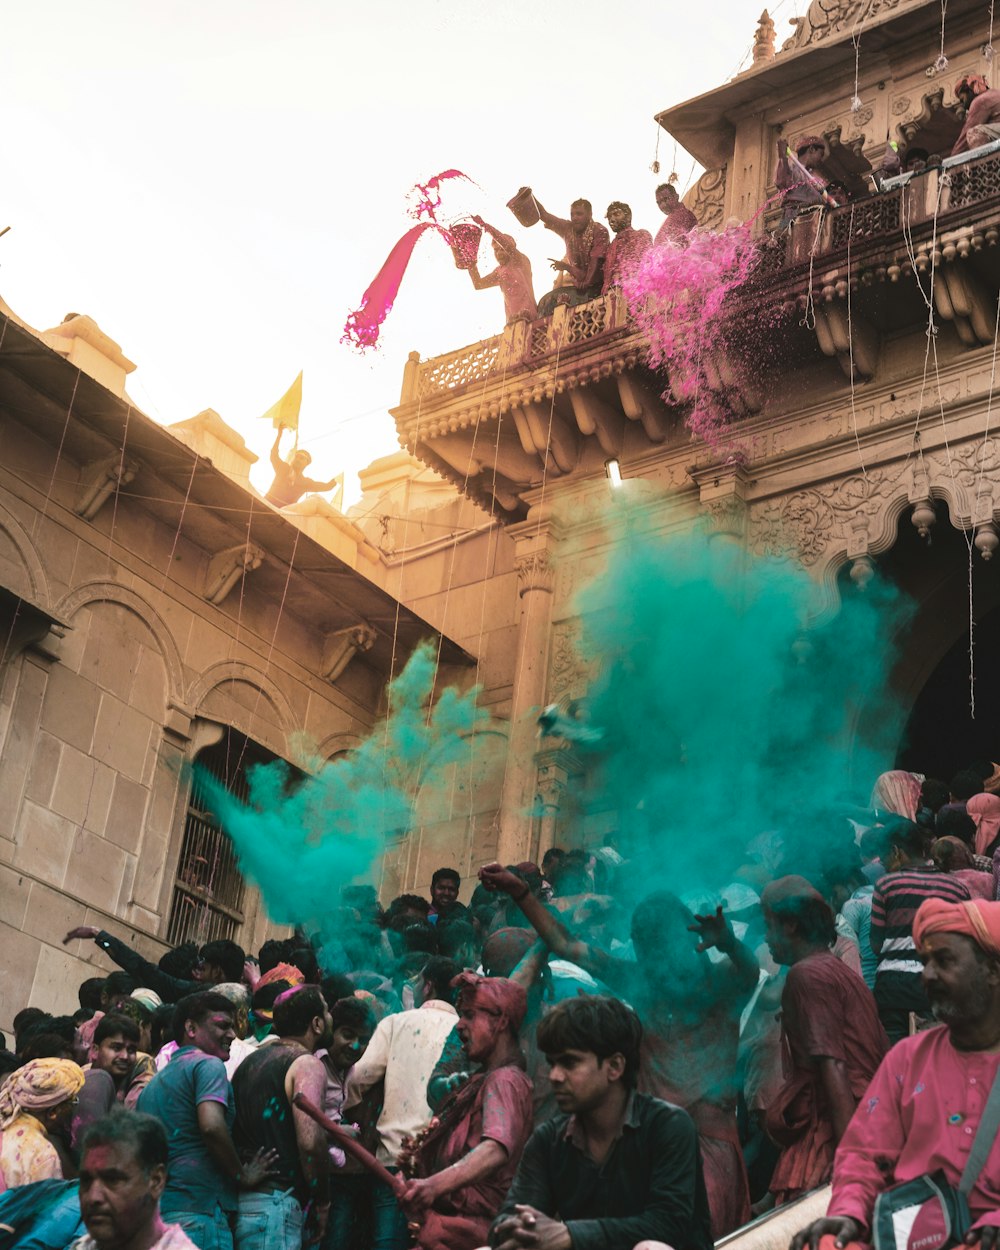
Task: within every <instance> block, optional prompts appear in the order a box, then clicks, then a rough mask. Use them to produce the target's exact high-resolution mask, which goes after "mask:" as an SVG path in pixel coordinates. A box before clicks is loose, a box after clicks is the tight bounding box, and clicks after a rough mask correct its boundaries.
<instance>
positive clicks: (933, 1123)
mask: <svg viewBox="0 0 1000 1250" xmlns="http://www.w3.org/2000/svg"><path fill="white" fill-rule="evenodd" d="M913 937H914V941H915V943H916V947H917V951H918V952H919V955H920V958H921V960H922V962H923V965H924V971H923V981H924V988H925V989H926V991H927V996H928V998H929V999H930V1002H931V1006H932V1007H933V1010H934V1015H935V1017H936V1018H937V1019H938V1020H939V1021H940V1022H941V1023H940V1025H939V1027H937V1028H931V1029H928V1030H926V1031H925V1032H923V1033H917V1034H915V1035H914V1036H912V1037H906V1038H904V1039H903V1040H902V1041H901V1042H899V1043H897V1044H896V1045H895V1046H894V1047H893V1048H892V1050H890V1052H889V1054H888V1055H887V1056H886V1057H885V1059H884V1060H883V1061H882V1063H881V1065H880V1066H879V1069H878V1071H877V1072H876V1073H875V1076H874V1077H873V1079H872V1083H871V1085H870V1086H869V1087H868V1089H867V1091H866V1092H865V1095H864V1096H863V1097H862V1099H861V1102H860V1103H859V1105H858V1109H857V1111H856V1112H855V1113H854V1116H853V1118H852V1120H851V1122H850V1124H849V1125H848V1127H847V1131H846V1133H845V1134H844V1136H843V1138H842V1139H841V1142H840V1146H839V1147H838V1149H837V1154H836V1158H835V1161H834V1167H833V1193H832V1196H831V1199H830V1206H829V1209H828V1211H827V1215H826V1216H825V1218H823V1219H820V1220H815V1221H814V1222H813V1223H812V1224H811V1225H809V1227H808V1228H804V1229H803V1230H802V1231H801V1232H799V1233H797V1234H796V1235H795V1237H794V1239H793V1241H792V1250H805V1247H806V1246H809V1247H810V1248H811V1250H817V1248H818V1246H819V1243H820V1238H822V1237H824V1236H827V1235H829V1236H832V1237H833V1238H834V1245H835V1247H837V1250H842V1248H843V1247H844V1246H847V1245H848V1243H849V1242H863V1241H869V1240H870V1239H871V1229H872V1216H873V1212H874V1208H875V1201H876V1199H877V1198H878V1196H879V1195H880V1194H881V1193H883V1192H884V1191H885V1190H887V1189H889V1188H890V1187H891V1186H892V1185H897V1184H900V1183H902V1182H903V1181H909V1180H914V1179H916V1178H917V1177H920V1176H924V1175H925V1174H927V1173H930V1172H935V1171H938V1170H940V1171H941V1172H943V1174H944V1179H945V1180H946V1181H947V1182H948V1183H949V1184H950V1185H951V1186H953V1187H956V1188H957V1186H958V1183H959V1180H960V1178H961V1176H962V1172H963V1169H964V1167H965V1164H966V1160H967V1159H968V1157H969V1153H970V1151H971V1149H972V1143H973V1142H974V1141H975V1138H976V1130H977V1128H978V1127H979V1122H980V1120H981V1118H982V1116H983V1110H984V1108H985V1106H986V1102H987V1099H988V1098H989V1096H990V1091H991V1089H992V1088H993V1082H994V1080H995V1079H996V1075H997V1070H998V1068H1000V903H991V902H985V901H984V900H982V899H971V900H966V901H964V902H959V903H949V902H947V901H945V900H944V899H940V898H929V899H927V900H926V901H925V902H924V903H922V904H921V906H920V908H919V910H918V911H917V915H916V918H915V919H914V922H913ZM968 1205H969V1212H970V1216H971V1222H972V1226H971V1229H970V1231H969V1232H968V1234H967V1235H966V1236H965V1242H966V1244H969V1245H972V1244H974V1243H977V1242H978V1243H979V1245H980V1247H981V1250H995V1248H996V1246H997V1243H998V1234H1000V1139H998V1140H994V1142H993V1144H992V1146H991V1149H990V1151H989V1154H988V1156H987V1158H986V1162H985V1164H984V1166H983V1167H982V1169H981V1170H980V1172H979V1174H978V1177H977V1178H976V1180H975V1182H974V1184H973V1185H972V1188H971V1190H970V1191H969V1194H968ZM827 1244H829V1243H827Z"/></svg>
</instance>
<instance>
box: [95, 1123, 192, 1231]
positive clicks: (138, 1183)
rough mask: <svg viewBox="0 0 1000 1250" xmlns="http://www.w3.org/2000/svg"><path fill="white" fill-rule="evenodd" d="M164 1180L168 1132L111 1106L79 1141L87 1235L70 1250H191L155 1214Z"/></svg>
mask: <svg viewBox="0 0 1000 1250" xmlns="http://www.w3.org/2000/svg"><path fill="white" fill-rule="evenodd" d="M166 1182H167V1135H166V1132H165V1130H164V1128H163V1125H162V1124H160V1122H159V1120H156V1119H154V1118H153V1117H152V1116H149V1115H139V1114H138V1113H137V1112H134V1111H124V1110H116V1111H113V1112H112V1113H111V1114H110V1115H107V1116H105V1117H104V1118H103V1119H101V1120H98V1121H97V1122H96V1123H95V1124H94V1125H93V1126H92V1127H91V1128H90V1129H89V1130H88V1132H87V1136H86V1138H85V1139H84V1146H83V1157H82V1160H81V1163H80V1211H81V1213H82V1215H83V1220H84V1223H85V1224H86V1226H87V1235H86V1236H85V1237H81V1238H80V1239H79V1240H78V1241H76V1242H74V1243H73V1246H72V1250H196V1247H195V1243H194V1242H193V1241H191V1239H190V1238H189V1237H188V1236H187V1235H186V1234H185V1233H184V1231H183V1229H181V1228H180V1227H179V1226H178V1225H176V1224H167V1223H165V1222H164V1219H163V1217H162V1215H161V1214H160V1197H161V1196H162V1194H163V1190H164V1186H165V1185H166Z"/></svg>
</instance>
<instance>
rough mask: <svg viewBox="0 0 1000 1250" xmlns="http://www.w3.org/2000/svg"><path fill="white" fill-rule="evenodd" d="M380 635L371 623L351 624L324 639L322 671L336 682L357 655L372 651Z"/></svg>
mask: <svg viewBox="0 0 1000 1250" xmlns="http://www.w3.org/2000/svg"><path fill="white" fill-rule="evenodd" d="M377 636H378V635H377V634H376V633H375V630H374V629H372V627H371V626H370V625H349V626H348V627H347V628H346V629H338V630H337V631H336V632H335V633H332V634H327V636H326V637H325V638H324V639H323V659H322V662H321V668H320V671H321V672H322V674H323V676H324V677H325V678H326V680H327V681H328V682H335V681H336V680H337V678H338V677H339V676H340V675H341V673H343V671H344V670H345V669H346V668H347V666H348V664H350V662H351V661H352V660H353V659H354V657H355V656H356V655H358V654H359V652H360V653H362V654H363V653H364V652H365V651H370V650H371V649H372V647H373V646H374V645H375V639H376V637H377Z"/></svg>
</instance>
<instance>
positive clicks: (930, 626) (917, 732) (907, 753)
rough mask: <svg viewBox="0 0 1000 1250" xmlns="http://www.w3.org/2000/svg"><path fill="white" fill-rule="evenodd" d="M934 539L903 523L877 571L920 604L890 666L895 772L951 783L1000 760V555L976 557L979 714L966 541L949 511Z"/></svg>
mask: <svg viewBox="0 0 1000 1250" xmlns="http://www.w3.org/2000/svg"><path fill="white" fill-rule="evenodd" d="M935 512H936V514H937V520H936V522H935V524H934V526H933V527H932V530H931V540H930V542H929V543H928V542H927V541H926V540H924V539H921V538H920V537H919V536H918V534H917V532H916V530H915V529H914V527H913V525H912V523H911V520H910V518H911V516H912V509H909V508H908V509H906V511H905V512H904V513H903V514H902V516H901V517H900V518H899V524H898V528H897V535H896V541H895V543H894V545H893V547H892V548H891V549H890V550H889V551H887V552H886V553H885V555H883V556H882V557H880V559H879V562H878V563H879V571H880V572H881V573H882V574H883V576H885V577H888V578H889V579H890V580H891V581H893V582H895V583H896V585H898V586H899V587H900V589H901V590H902V591H903V592H904V594H906V595H907V596H908V597H909V598H910V599H911V600H912V601H913V603H914V604H915V613H914V616H913V619H912V620H911V622H910V624H909V626H908V627H907V629H906V630H905V634H904V636H903V637H902V638H901V639H900V656H899V660H898V662H897V664H896V666H895V668H894V670H893V675H892V685H893V687H894V689H895V690H896V692H897V694H898V696H899V700H900V705H901V711H902V713H903V716H904V718H905V729H904V730H903V732H902V733H901V734H900V736H899V740H898V747H897V750H896V767H897V768H906V769H909V770H911V771H913V772H919V773H925V774H926V775H927V776H930V777H940V778H941V779H942V780H944V781H947V780H948V779H949V778H950V777H952V776H954V774H955V773H956V772H958V770H959V769H960V768H963V767H965V766H966V765H968V764H970V763H971V762H972V761H974V760H986V759H989V760H994V759H1000V646H998V642H1000V558H997V559H993V560H990V561H986V560H983V558H982V556H981V555H980V554H979V552H978V551H976V552H974V554H973V557H972V592H973V593H972V602H973V611H974V621H975V630H974V638H975V686H974V691H975V707H976V711H975V717H974V718H973V716H972V712H971V707H970V703H971V700H970V685H969V572H970V567H969V547H968V539H969V537H970V536H969V535H966V534H965V533H964V532H963V531H962V530H959V529H956V528H955V526H954V525H953V524H952V521H951V518H950V516H949V514H948V508H947V505H946V504H945V503H944V501H943V500H939V501H937V502H936V505H935Z"/></svg>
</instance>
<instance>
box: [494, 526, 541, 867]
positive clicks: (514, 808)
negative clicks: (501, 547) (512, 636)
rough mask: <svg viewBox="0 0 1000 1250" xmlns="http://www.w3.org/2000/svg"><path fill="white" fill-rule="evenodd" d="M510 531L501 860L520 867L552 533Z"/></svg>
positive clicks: (531, 792) (527, 837)
mask: <svg viewBox="0 0 1000 1250" xmlns="http://www.w3.org/2000/svg"><path fill="white" fill-rule="evenodd" d="M508 533H511V534H512V535H513V537H514V542H515V554H514V564H515V567H516V569H517V581H518V593H519V595H520V601H521V607H520V618H519V620H518V643H517V665H516V667H515V670H514V691H513V697H512V700H511V709H510V723H511V731H510V745H509V747H508V752H509V755H508V759H507V770H506V773H505V775H504V785H503V792H502V795H501V799H500V838H499V844H498V847H497V858H498V859H499V860H500V862H501V863H504V864H516V863H518V862H519V861H521V860H523V859H526V858H527V856H528V854H529V852H530V850H531V847H532V845H533V836H532V835H533V819H532V808H533V806H534V800H535V788H536V770H535V758H534V757H535V749H536V746H537V734H538V728H537V724H536V719H537V714H538V712H539V711H540V710H541V708H542V706H543V704H544V702H545V681H546V674H547V672H548V660H549V638H550V634H551V622H552V589H553V582H554V574H553V569H552V565H551V562H550V553H549V543H550V541H551V538H552V531H551V528H550V527H549V526H548V525H544V526H543V525H540V524H539V523H538V522H537V521H531V520H529V521H525V522H522V524H521V525H518V526H512V527H511V529H510V530H509V531H508Z"/></svg>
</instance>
